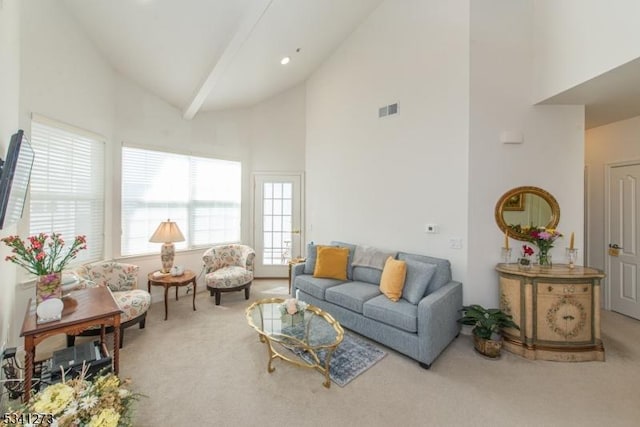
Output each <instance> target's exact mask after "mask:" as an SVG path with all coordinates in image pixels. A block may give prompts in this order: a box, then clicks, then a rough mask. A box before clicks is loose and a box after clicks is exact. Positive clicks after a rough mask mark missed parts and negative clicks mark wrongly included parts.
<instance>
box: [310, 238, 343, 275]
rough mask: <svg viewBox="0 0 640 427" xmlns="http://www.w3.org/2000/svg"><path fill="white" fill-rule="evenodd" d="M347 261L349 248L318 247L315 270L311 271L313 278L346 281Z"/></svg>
mask: <svg viewBox="0 0 640 427" xmlns="http://www.w3.org/2000/svg"><path fill="white" fill-rule="evenodd" d="M348 261H349V248H339V247H337V246H318V255H317V257H316V268H315V269H314V270H313V277H323V278H325V279H339V280H347V263H348Z"/></svg>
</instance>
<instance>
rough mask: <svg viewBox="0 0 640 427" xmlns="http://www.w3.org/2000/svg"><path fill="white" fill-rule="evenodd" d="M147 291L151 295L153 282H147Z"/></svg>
mask: <svg viewBox="0 0 640 427" xmlns="http://www.w3.org/2000/svg"><path fill="white" fill-rule="evenodd" d="M147 291H148V292H149V293H151V280H147Z"/></svg>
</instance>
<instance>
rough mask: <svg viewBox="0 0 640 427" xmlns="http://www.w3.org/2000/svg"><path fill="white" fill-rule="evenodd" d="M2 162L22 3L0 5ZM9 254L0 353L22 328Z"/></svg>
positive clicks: (9, 230)
mask: <svg viewBox="0 0 640 427" xmlns="http://www.w3.org/2000/svg"><path fill="white" fill-rule="evenodd" d="M0 5H1V6H0V64H2V65H1V66H0V94H2V95H0V158H2V159H3V160H5V158H6V152H7V148H9V142H10V141H11V135H13V134H14V133H15V132H16V131H17V130H18V115H19V112H18V108H19V104H20V91H19V88H20V31H19V28H20V26H19V18H20V11H19V9H20V2H19V0H5V1H4V2H3V3H0ZM16 228H17V227H16V225H13V226H9V227H5V228H4V229H3V230H1V231H0V238H3V237H7V236H9V235H12V234H16ZM9 253H10V250H9V248H8V247H7V246H6V245H5V244H4V243H0V277H1V278H2V279H1V280H2V283H1V284H0V351H3V350H4V348H5V347H6V346H7V345H10V346H13V345H16V336H15V335H16V334H15V333H12V331H15V330H16V328H19V327H20V326H21V325H15V324H14V322H13V317H14V313H16V312H20V307H16V304H15V293H16V286H15V283H16V271H17V270H16V266H15V265H14V264H11V263H9V262H5V261H4V258H5V257H6V256H7V255H9Z"/></svg>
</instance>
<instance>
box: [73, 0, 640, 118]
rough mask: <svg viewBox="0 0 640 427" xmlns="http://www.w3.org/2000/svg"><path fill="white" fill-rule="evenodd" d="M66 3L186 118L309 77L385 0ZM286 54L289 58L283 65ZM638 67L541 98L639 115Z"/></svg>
mask: <svg viewBox="0 0 640 427" xmlns="http://www.w3.org/2000/svg"><path fill="white" fill-rule="evenodd" d="M62 1H63V2H64V4H65V5H66V7H67V8H68V10H69V12H70V13H71V14H72V15H73V16H74V17H75V18H76V20H77V22H78V23H79V25H80V26H81V27H82V28H83V29H84V31H85V33H86V34H87V37H89V38H90V39H91V40H92V42H93V43H94V44H95V46H96V47H97V48H98V49H99V50H100V51H101V52H102V54H103V55H104V57H105V58H106V59H107V61H109V63H111V65H112V66H113V68H114V69H116V70H117V71H118V72H120V73H121V74H123V75H125V76H127V77H128V78H130V79H132V80H133V81H135V82H136V83H137V84H139V85H140V86H142V87H144V88H145V89H147V90H148V91H150V92H151V93H154V94H155V95H157V96H159V97H160V98H162V99H164V100H165V101H166V102H167V103H169V104H171V105H173V106H175V107H176V108H178V109H180V110H181V111H182V113H183V116H184V117H185V118H186V119H191V118H193V117H194V116H195V115H196V114H197V113H198V112H200V111H215V110H225V109H230V108H238V107H246V106H250V105H253V104H256V103H258V102H260V101H262V100H264V99H267V98H269V97H271V96H273V95H275V94H277V93H279V92H281V91H283V90H286V89H288V88H290V87H293V86H295V85H297V84H298V83H300V82H302V81H304V80H306V79H307V78H308V77H309V75H310V74H311V73H312V72H313V71H314V70H315V69H316V68H317V67H318V66H319V65H320V64H321V63H322V62H323V61H324V60H325V59H326V58H327V57H328V56H329V55H330V54H331V53H332V52H333V51H334V50H335V49H336V48H337V47H338V46H339V45H340V44H341V43H342V41H343V40H345V38H347V37H348V36H349V34H351V33H352V32H353V31H354V30H355V29H356V28H357V27H358V25H359V24H360V23H361V22H363V21H364V20H365V19H366V18H367V16H369V14H371V12H373V10H374V9H375V8H376V7H377V6H378V5H379V4H380V3H382V0H62ZM398 1H401V0H398ZM385 30H386V29H384V28H381V31H385ZM285 56H288V57H290V58H291V61H290V63H289V64H287V65H284V66H283V65H281V64H280V60H281V59H282V58H283V57H285ZM639 65H640V62H638V61H633V62H631V63H629V64H625V65H624V66H621V67H619V68H618V69H616V70H612V71H611V72H608V73H604V74H603V75H601V76H598V77H596V78H594V79H592V80H590V81H588V82H585V83H583V84H581V85H578V86H576V87H574V88H571V89H569V90H567V91H565V92H563V93H561V94H558V95H556V96H554V97H551V98H549V99H547V100H545V101H542V102H541V103H542V104H584V105H585V106H586V108H585V111H586V117H585V119H586V127H587V128H591V127H595V126H600V125H603V124H607V123H611V122H613V121H617V120H622V119H626V118H629V117H633V116H636V115H639V114H640V92H639V89H638V88H640V72H639V70H640V68H639Z"/></svg>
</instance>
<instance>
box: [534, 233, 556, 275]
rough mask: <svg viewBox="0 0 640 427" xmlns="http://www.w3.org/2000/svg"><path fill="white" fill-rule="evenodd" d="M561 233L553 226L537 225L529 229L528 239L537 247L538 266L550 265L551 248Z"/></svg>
mask: <svg viewBox="0 0 640 427" xmlns="http://www.w3.org/2000/svg"><path fill="white" fill-rule="evenodd" d="M559 237H562V234H561V233H560V232H559V231H558V230H555V229H553V228H545V227H537V228H533V229H532V230H531V231H529V241H530V242H531V243H533V244H534V245H536V246H537V247H538V254H537V258H538V264H539V265H540V267H551V265H552V261H551V253H550V251H551V248H553V243H554V242H555V241H556V239H558V238H559Z"/></svg>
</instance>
